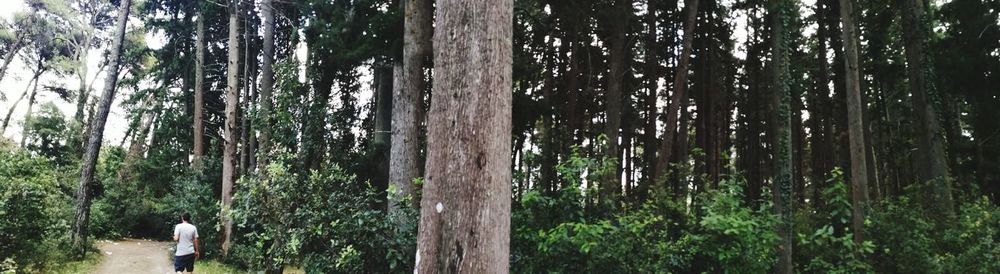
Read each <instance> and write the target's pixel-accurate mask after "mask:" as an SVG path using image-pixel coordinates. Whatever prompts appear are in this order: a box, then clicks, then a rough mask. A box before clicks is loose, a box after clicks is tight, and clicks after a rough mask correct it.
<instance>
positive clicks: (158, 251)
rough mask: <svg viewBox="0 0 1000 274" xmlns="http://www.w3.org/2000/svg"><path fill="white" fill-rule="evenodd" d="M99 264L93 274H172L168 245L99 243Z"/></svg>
mask: <svg viewBox="0 0 1000 274" xmlns="http://www.w3.org/2000/svg"><path fill="white" fill-rule="evenodd" d="M97 247H98V248H99V249H101V255H103V257H104V258H103V259H101V264H100V265H98V266H97V269H96V270H95V272H94V273H102V274H103V273H109V274H110V273H159V274H163V273H174V272H173V270H174V267H173V263H172V262H171V261H170V243H167V242H154V241H148V240H135V239H125V240H121V241H115V242H111V241H101V242H99V243H98V244H97Z"/></svg>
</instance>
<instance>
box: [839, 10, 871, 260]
mask: <svg viewBox="0 0 1000 274" xmlns="http://www.w3.org/2000/svg"><path fill="white" fill-rule="evenodd" d="M840 20H841V24H842V25H843V31H842V32H841V37H842V39H843V40H844V57H845V58H847V59H846V60H844V74H845V75H846V76H847V77H845V78H846V80H847V82H846V83H845V84H846V86H847V116H848V117H847V119H848V120H849V121H848V127H847V130H848V132H849V134H850V136H849V137H850V139H851V152H850V153H851V200H852V202H853V208H852V210H853V213H852V214H851V223H852V230H853V231H852V232H853V233H854V241H855V242H856V243H859V244H860V243H861V242H863V241H864V237H863V236H862V234H863V232H864V229H865V215H864V208H865V206H866V205H867V204H868V163H867V156H868V154H867V151H866V147H865V128H864V122H863V121H862V110H863V108H864V107H865V106H863V105H862V104H861V102H862V99H861V76H860V72H859V71H858V67H859V65H858V35H857V28H856V27H855V25H854V3H853V0H840Z"/></svg>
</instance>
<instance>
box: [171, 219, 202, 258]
mask: <svg viewBox="0 0 1000 274" xmlns="http://www.w3.org/2000/svg"><path fill="white" fill-rule="evenodd" d="M174 241H177V252H175V253H174V255H175V256H174V271H176V272H177V273H193V272H194V260H195V259H197V258H198V257H199V255H200V253H199V252H198V251H199V250H200V248H199V247H198V228H196V227H194V225H192V224H191V215H190V214H187V213H184V214H182V215H181V223H180V224H177V226H175V227H174Z"/></svg>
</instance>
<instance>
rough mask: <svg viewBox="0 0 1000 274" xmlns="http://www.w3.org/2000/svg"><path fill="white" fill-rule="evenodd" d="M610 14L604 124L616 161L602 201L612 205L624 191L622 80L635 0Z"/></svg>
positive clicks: (618, 4) (620, 2)
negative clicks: (622, 168)
mask: <svg viewBox="0 0 1000 274" xmlns="http://www.w3.org/2000/svg"><path fill="white" fill-rule="evenodd" d="M614 2H615V3H614V7H612V9H613V11H612V12H611V14H613V15H614V16H610V17H609V19H610V20H611V21H612V22H610V24H611V28H610V33H609V34H610V36H611V38H610V41H608V42H609V43H608V45H609V47H608V52H609V53H608V80H607V81H608V82H607V88H608V89H607V92H606V93H605V94H604V103H605V107H606V111H607V119H606V121H605V124H604V135H605V137H607V138H608V147H607V151H606V153H605V155H604V156H605V157H607V160H608V161H612V162H613V163H614V164H613V166H614V167H613V168H611V169H610V171H609V174H606V175H605V178H604V180H601V186H600V192H599V194H600V202H601V203H603V204H605V205H612V204H613V203H614V201H616V200H617V196H618V195H619V194H620V193H621V174H620V173H619V172H618V171H619V170H620V168H619V167H620V166H621V163H622V159H621V157H619V155H621V151H620V150H621V149H620V148H619V144H618V143H619V140H618V139H619V136H620V134H619V133H620V131H621V126H622V99H623V98H622V97H624V96H625V95H623V94H622V84H623V83H622V82H623V78H624V76H625V70H626V69H627V68H626V66H625V63H626V58H625V56H626V54H628V51H626V50H625V47H626V45H625V44H626V43H627V42H628V41H626V40H625V34H626V32H627V27H628V23H629V21H630V19H629V17H630V16H631V14H632V1H631V0H616V1H614Z"/></svg>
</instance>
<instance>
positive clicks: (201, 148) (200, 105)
mask: <svg viewBox="0 0 1000 274" xmlns="http://www.w3.org/2000/svg"><path fill="white" fill-rule="evenodd" d="M196 32H197V36H198V38H197V41H195V57H194V58H195V59H194V60H195V61H194V62H195V65H194V117H193V119H194V129H193V131H192V132H193V133H192V135H194V148H192V150H191V151H192V154H193V156H192V157H191V158H192V159H191V165H192V166H193V167H194V168H195V169H201V167H202V163H201V158H202V157H203V156H204V155H205V37H206V36H205V12H204V11H198V26H197V31H196ZM265 34H266V33H265ZM265 58H267V57H266V56H265Z"/></svg>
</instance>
